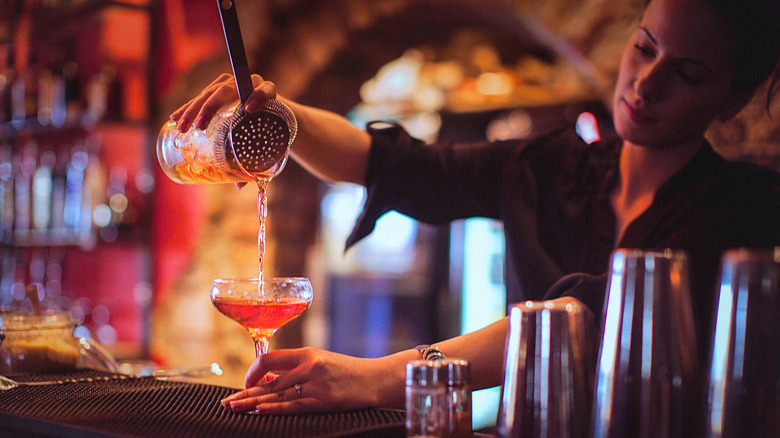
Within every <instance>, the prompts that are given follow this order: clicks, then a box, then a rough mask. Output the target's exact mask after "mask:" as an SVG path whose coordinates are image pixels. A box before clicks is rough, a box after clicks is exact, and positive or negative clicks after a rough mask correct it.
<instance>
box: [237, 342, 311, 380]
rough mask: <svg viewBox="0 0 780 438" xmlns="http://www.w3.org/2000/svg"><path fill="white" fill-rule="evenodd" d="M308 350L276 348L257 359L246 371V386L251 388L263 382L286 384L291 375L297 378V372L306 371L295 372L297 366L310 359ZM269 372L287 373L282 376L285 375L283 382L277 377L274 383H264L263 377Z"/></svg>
mask: <svg viewBox="0 0 780 438" xmlns="http://www.w3.org/2000/svg"><path fill="white" fill-rule="evenodd" d="M306 351H307V350H305V349H295V350H276V351H272V352H270V353H268V354H264V355H262V356H261V357H259V358H257V359H255V361H254V362H252V364H251V365H250V366H249V369H248V370H247V372H246V377H245V378H244V388H251V387H253V386H257V385H261V384H272V385H279V384H286V383H287V382H288V381H290V378H291V377H293V378H295V377H294V376H296V375H297V374H300V373H302V372H305V371H304V370H300V371H297V374H294V373H296V371H295V368H296V367H298V366H299V365H301V364H303V363H304V362H306V361H307V360H308V358H309V355H308V354H307V353H306ZM291 370H293V371H291ZM269 372H278V373H282V372H287V373H286V374H285V375H284V376H281V377H284V379H282V380H281V382H277V381H276V380H278V379H276V380H274V383H270V382H268V383H263V378H264V377H265V376H266V374H268V373H269ZM281 377H280V378H281ZM293 383H295V382H294V381H293V382H292V383H290V385H292V384H293Z"/></svg>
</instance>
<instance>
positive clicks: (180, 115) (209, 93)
mask: <svg viewBox="0 0 780 438" xmlns="http://www.w3.org/2000/svg"><path fill="white" fill-rule="evenodd" d="M252 82H253V84H254V85H255V91H254V92H252V94H250V95H249V98H248V99H247V102H246V104H245V108H246V109H247V111H249V112H255V111H257V110H259V109H260V108H262V107H263V106H264V105H265V103H266V102H267V101H268V100H269V99H274V98H276V85H274V84H273V83H272V82H268V81H265V80H263V78H262V77H261V76H259V75H252ZM237 98H238V91H237V90H236V84H235V81H234V80H233V76H231V75H229V74H222V75H220V76H219V77H217V78H216V79H215V80H213V81H212V82H211V83H210V84H209V85H207V86H206V87H205V88H204V89H203V91H201V93H200V94H198V95H197V96H195V97H194V98H192V99H191V100H190V101H189V102H187V103H186V104H184V105H182V106H181V107H180V108H179V109H177V110H176V111H174V112H173V113H171V115H170V118H171V120H173V121H174V122H176V124H177V126H178V129H179V131H181V132H186V131H187V130H188V129H190V127H194V128H196V129H206V128H207V127H208V124H209V122H210V121H211V119H212V118H213V117H214V115H215V114H216V113H217V111H218V110H219V109H220V108H222V107H223V106H225V105H227V104H229V103H230V102H235V101H236V100H237Z"/></svg>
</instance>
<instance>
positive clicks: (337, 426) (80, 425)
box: [0, 370, 406, 438]
mask: <svg viewBox="0 0 780 438" xmlns="http://www.w3.org/2000/svg"><path fill="white" fill-rule="evenodd" d="M111 376H116V375H113V374H109V373H105V372H100V371H93V370H79V371H74V372H71V373H67V374H10V375H7V376H6V377H9V378H11V379H13V380H16V381H20V382H23V381H42V380H60V379H63V378H94V379H96V380H94V381H86V382H78V383H65V384H61V385H48V386H20V387H16V388H13V389H9V390H5V391H0V436H2V437H79V438H81V437H144V438H146V437H165V438H175V437H188V438H198V437H233V438H240V437H250V436H251V437H362V436H365V437H369V436H370V437H380V438H381V437H404V436H406V431H405V428H404V413H403V411H401V410H394V409H364V410H357V411H348V412H340V413H328V414H306V415H270V416H266V415H252V414H238V413H234V412H231V411H228V410H227V409H224V408H223V407H222V406H221V405H220V404H219V400H221V399H222V398H224V397H226V396H227V395H229V394H231V393H233V392H235V391H236V390H235V389H232V388H226V387H222V386H214V385H206V384H200V383H194V382H186V381H173V380H161V379H156V378H152V377H144V378H121V379H116V380H103V379H105V378H106V377H111Z"/></svg>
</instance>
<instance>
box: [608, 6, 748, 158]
mask: <svg viewBox="0 0 780 438" xmlns="http://www.w3.org/2000/svg"><path fill="white" fill-rule="evenodd" d="M732 37H733V31H732V30H731V28H730V27H729V26H728V24H727V23H726V22H725V20H724V19H723V18H722V17H721V16H720V14H719V13H718V12H717V11H716V10H715V9H713V7H711V6H709V5H708V4H706V2H705V0H652V1H651V2H650V4H649V5H648V6H647V9H646V10H645V13H644V15H643V17H642V22H641V24H640V26H639V28H638V29H637V30H636V31H635V32H634V34H633V36H632V37H631V40H630V41H629V43H628V44H627V45H626V48H625V50H624V52H623V57H622V59H621V63H620V73H619V75H618V80H617V84H616V86H615V94H614V102H613V103H614V121H615V129H616V130H617V132H618V134H619V135H620V136H621V137H622V138H623V139H624V140H626V141H629V142H631V143H635V144H639V145H643V146H648V147H653V148H670V147H674V146H675V145H679V144H683V143H686V142H692V141H696V142H699V141H700V140H701V137H702V135H703V133H704V131H705V130H706V129H707V127H708V126H709V125H710V123H712V121H713V120H714V119H715V118H716V117H717V116H718V115H719V114H721V113H722V111H723V110H724V107H725V106H726V104H727V103H729V102H731V100H732V99H733V96H732V93H731V88H732V87H731V86H732V82H733V79H734V75H735V71H734V68H733V66H732V65H731V63H730V62H729V60H730V59H731V51H732V47H733V41H732Z"/></svg>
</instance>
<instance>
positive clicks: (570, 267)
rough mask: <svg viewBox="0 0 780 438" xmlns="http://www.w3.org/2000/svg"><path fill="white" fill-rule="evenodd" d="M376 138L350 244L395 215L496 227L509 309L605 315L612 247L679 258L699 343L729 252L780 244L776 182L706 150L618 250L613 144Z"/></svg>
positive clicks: (375, 134)
mask: <svg viewBox="0 0 780 438" xmlns="http://www.w3.org/2000/svg"><path fill="white" fill-rule="evenodd" d="M369 133H370V134H371V136H372V140H373V142H372V148H371V152H370V157H369V164H368V168H367V174H366V187H367V199H366V203H365V206H364V209H363V211H362V213H361V215H360V217H359V218H358V221H357V224H356V225H355V228H354V230H353V232H352V234H351V235H350V237H349V239H348V240H347V245H348V246H349V245H352V244H353V243H355V242H357V241H358V240H360V239H361V238H363V237H365V236H366V235H367V234H369V233H370V232H371V231H372V230H373V228H374V224H375V222H376V220H377V219H379V217H381V216H382V215H383V214H384V213H386V212H388V211H391V210H395V211H398V212H399V213H402V214H405V215H408V216H410V217H412V218H415V219H417V220H420V221H422V222H426V223H431V224H441V223H446V222H450V221H453V220H456V219H462V218H469V217H486V218H493V219H498V220H501V221H502V222H503V225H504V232H505V235H506V261H505V264H506V266H505V267H506V269H505V277H506V278H505V281H506V288H507V302H508V303H516V302H521V301H524V300H540V299H549V298H555V297H558V296H561V295H571V296H575V297H576V298H579V299H581V300H582V301H583V302H585V303H586V304H587V305H588V306H589V307H590V308H591V310H593V312H594V313H596V314H597V315H598V314H600V312H601V310H602V309H601V307H602V305H603V297H604V291H605V288H606V273H607V270H608V266H609V258H610V254H611V252H612V251H613V250H614V249H615V248H617V247H621V248H637V249H664V248H675V249H682V250H685V251H687V252H688V254H689V266H690V271H691V272H690V278H691V289H692V295H693V296H692V299H693V304H694V312H695V314H696V315H695V316H696V318H697V320H698V321H697V322H698V324H697V328H698V332H699V333H698V334H699V336H701V335H703V334H705V333H708V332H707V331H706V330H707V329H708V326H709V319H710V314H711V311H712V305H713V299H714V295H715V281H716V280H717V273H718V267H719V261H720V256H721V254H722V252H723V251H724V250H725V249H728V248H733V247H766V246H773V245H780V174H778V173H776V172H774V171H772V170H770V169H768V168H764V167H760V166H757V165H755V164H752V163H735V162H728V161H726V160H724V159H723V158H722V157H721V156H720V155H718V154H717V153H716V152H715V151H713V149H712V147H711V146H710V145H709V144H706V143H705V144H704V145H703V146H702V148H701V149H700V151H699V152H698V153H697V155H696V156H695V157H694V158H693V159H692V160H691V161H690V162H689V163H688V164H687V165H686V166H685V167H684V168H683V169H682V170H681V171H680V172H678V173H677V174H676V175H674V176H673V177H672V178H670V179H669V180H668V181H667V182H665V183H664V184H663V185H662V186H661V187H660V188H659V189H658V190H657V192H656V194H655V197H654V199H653V202H652V204H651V205H650V207H649V208H648V209H647V210H646V211H645V212H643V213H642V214H641V215H640V216H639V217H638V218H637V219H636V220H634V221H633V222H632V223H631V224H629V225H628V227H627V229H626V231H625V233H624V235H623V237H622V240H621V241H620V242H615V216H614V213H613V211H612V208H611V206H610V203H609V194H610V192H611V190H612V189H613V188H614V186H615V184H616V182H617V176H618V158H619V155H620V149H621V147H622V141H621V140H620V139H618V138H613V139H610V140H604V141H599V142H595V143H591V144H586V143H585V142H584V141H583V140H582V139H581V138H580V137H579V136H578V135H577V134H576V132H575V131H574V129H564V130H557V131H554V132H551V133H549V134H546V135H543V136H541V137H539V138H536V139H533V140H510V141H500V142H482V143H474V144H462V143H438V144H433V145H425V144H423V142H422V141H420V140H417V139H413V138H411V137H410V136H409V135H408V134H407V133H406V132H405V131H404V130H403V129H401V128H400V127H398V126H391V127H387V128H382V129H375V128H373V127H369ZM569 274H576V275H575V277H574V279H573V278H572V277H571V276H568V275H569ZM567 276H568V277H567ZM561 279H563V281H562V282H559V281H560V280H561ZM557 282H558V283H557ZM556 283H557V284H556ZM700 339H701V338H700Z"/></svg>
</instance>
